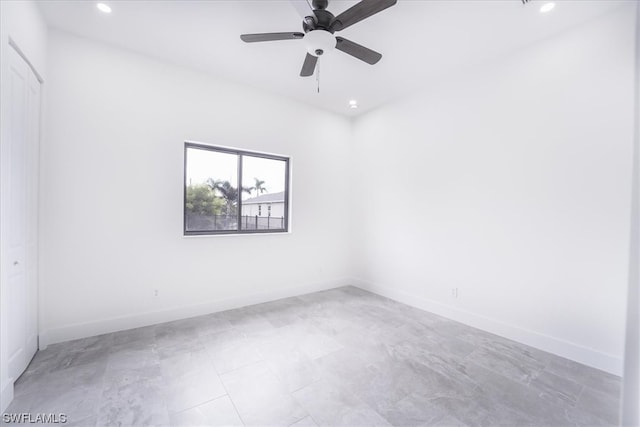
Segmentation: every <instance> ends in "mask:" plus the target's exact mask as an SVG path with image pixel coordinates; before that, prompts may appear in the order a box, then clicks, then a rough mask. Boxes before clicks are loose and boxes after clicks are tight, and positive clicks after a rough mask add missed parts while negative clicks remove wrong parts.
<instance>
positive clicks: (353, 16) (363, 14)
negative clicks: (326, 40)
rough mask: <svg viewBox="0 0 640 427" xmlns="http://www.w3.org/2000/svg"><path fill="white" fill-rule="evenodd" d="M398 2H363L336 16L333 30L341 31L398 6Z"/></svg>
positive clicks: (376, 0) (383, 0)
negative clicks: (395, 5)
mask: <svg viewBox="0 0 640 427" xmlns="http://www.w3.org/2000/svg"><path fill="white" fill-rule="evenodd" d="M397 2H398V0H362V1H361V2H360V3H358V4H356V5H355V6H352V7H350V8H349V9H347V10H345V11H344V12H342V13H341V14H340V15H338V16H336V17H335V18H334V20H333V22H331V30H334V31H340V30H344V29H345V28H347V27H350V26H351V25H353V24H355V23H356V22H360V21H362V20H363V19H366V18H368V17H370V16H371V15H375V14H376V13H378V12H381V11H383V10H385V9H386V8H388V7H391V6H393V5H394V4H396V3H397Z"/></svg>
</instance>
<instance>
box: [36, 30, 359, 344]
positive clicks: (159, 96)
mask: <svg viewBox="0 0 640 427" xmlns="http://www.w3.org/2000/svg"><path fill="white" fill-rule="evenodd" d="M50 47H51V51H50V53H51V62H50V76H51V81H52V85H51V90H50V92H49V98H48V103H47V108H48V119H47V121H46V134H47V144H46V147H44V155H43V162H42V174H43V188H42V197H41V209H42V212H41V215H42V218H43V221H42V236H41V237H42V243H41V248H42V250H41V258H42V270H41V275H42V290H43V292H44V293H45V294H44V296H43V300H44V301H45V303H44V304H43V306H42V307H41V309H42V310H41V311H42V313H41V315H42V317H43V319H44V320H43V324H44V328H43V331H42V334H43V335H44V336H45V339H46V341H47V342H55V341H60V340H65V339H69V338H73V337H76V336H82V335H91V334H95V333H97V332H101V331H104V330H109V329H125V328H127V327H132V326H136V325H139V324H144V323H151V322H158V321H166V320H171V318H177V317H185V316H188V315H195V314H202V313H204V312H207V311H212V310H213V309H221V308H229V307H230V306H233V305H240V304H243V303H247V302H262V301H265V300H268V299H270V298H274V297H281V296H289V295H290V294H291V293H292V292H293V291H291V290H292V289H296V290H297V291H298V292H301V291H302V290H306V289H318V288H322V287H327V286H336V285H338V284H342V283H343V279H344V278H345V277H346V276H347V275H348V272H347V266H348V265H349V260H348V248H347V245H346V241H347V238H348V233H347V222H346V220H345V217H346V215H345V210H346V205H347V201H348V200H347V193H346V190H345V185H344V177H345V176H346V168H347V154H348V153H347V151H346V150H347V148H348V141H349V137H350V124H349V122H348V120H346V119H344V118H341V117H339V116H337V115H332V114H330V113H326V112H321V111H320V110H316V109H314V108H310V107H306V106H303V105H301V104H298V103H294V102H292V101H288V100H286V99H282V98H277V97H273V96H271V95H268V94H261V93H259V92H257V91H255V90H253V89H251V88H247V87H243V86H236V85H233V84H229V83H228V82H225V81H219V80H216V79H214V78H211V77H210V76H206V75H204V74H199V73H196V72H191V71H187V70H186V69H183V68H180V67H178V66H174V65H170V64H167V63H164V62H161V61H156V60H152V59H149V58H146V57H143V56H140V55H137V54H133V53H128V52H126V51H124V50H121V49H115V48H111V47H109V46H107V45H103V44H100V43H95V42H90V41H88V40H85V39H81V38H77V37H74V36H71V35H67V34H63V33H58V32H52V34H51V40H50ZM185 140H192V141H199V142H204V143H210V144H216V145H225V146H232V147H238V148H242V149H247V150H257V151H265V152H270V153H275V154H283V155H288V156H291V159H292V192H293V194H294V197H293V198H292V217H291V221H292V230H293V232H292V233H290V234H277V235H244V236H209V237H189V238H185V237H183V235H182V221H183V207H182V204H183V173H184V172H183V165H184V164H183V161H184V158H183V148H184V145H183V144H184V141H185ZM267 184H268V183H267ZM267 187H268V186H267ZM156 289H157V290H158V291H159V296H158V297H154V290H156ZM290 291H291V292H290ZM293 293H295V292H293ZM154 313H155V314H154ZM163 313H164V314H163Z"/></svg>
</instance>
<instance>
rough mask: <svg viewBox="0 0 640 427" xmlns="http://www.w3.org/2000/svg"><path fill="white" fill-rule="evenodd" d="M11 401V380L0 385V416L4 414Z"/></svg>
mask: <svg viewBox="0 0 640 427" xmlns="http://www.w3.org/2000/svg"><path fill="white" fill-rule="evenodd" d="M12 400H13V379H10V380H7V381H5V382H4V383H3V384H1V385H0V414H4V411H6V410H7V408H8V407H9V404H10V403H11V401H12Z"/></svg>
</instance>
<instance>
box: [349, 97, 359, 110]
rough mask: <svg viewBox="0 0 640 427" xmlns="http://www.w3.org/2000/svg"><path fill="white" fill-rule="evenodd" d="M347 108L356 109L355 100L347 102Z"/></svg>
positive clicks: (356, 103) (356, 102)
mask: <svg viewBox="0 0 640 427" xmlns="http://www.w3.org/2000/svg"><path fill="white" fill-rule="evenodd" d="M349 107H351V108H354V109H355V108H358V101H356V100H355V99H352V100H351V101H349Z"/></svg>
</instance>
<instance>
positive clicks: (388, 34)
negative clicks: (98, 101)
mask: <svg viewBox="0 0 640 427" xmlns="http://www.w3.org/2000/svg"><path fill="white" fill-rule="evenodd" d="M102 1H104V2H105V3H107V4H109V5H110V6H111V7H112V9H113V12H112V13H111V14H109V15H106V14H103V13H101V12H99V11H98V9H97V8H96V6H95V4H96V1H86V0H82V1H78V0H70V1H69V0H66V1H61V0H42V1H40V2H39V6H40V8H41V10H42V12H43V14H44V17H45V20H46V21H47V23H48V24H49V25H50V26H51V27H54V28H57V29H61V30H65V31H68V32H71V33H74V34H77V35H81V36H84V37H88V38H91V39H95V40H100V41H104V42H108V43H111V44H113V45H116V46H120V47H124V48H127V49H130V50H133V51H137V52H140V53H143V54H146V55H150V56H153V57H157V58H162V59H166V60H169V61H171V62H174V63H178V64H181V65H183V66H186V67H190V68H195V69H199V70H204V71H206V72H209V73H211V74H212V75H215V76H218V77H221V78H225V79H228V80H232V81H235V82H240V83H244V84H248V85H251V86H253V87H257V88H260V89H264V90H266V91H269V92H272V93H277V94H280V95H284V96H287V97H291V98H294V99H297V100H299V101H302V102H304V103H307V104H311V105H314V106H317V107H320V108H324V109H327V110H331V111H334V112H337V113H340V114H346V115H356V114H360V113H362V112H365V111H367V110H369V109H372V108H375V107H378V106H380V105H382V104H384V103H386V102H389V101H390V100H393V99H394V98H397V97H401V96H403V95H405V94H407V93H409V92H411V91H412V90H415V89H416V87H420V86H423V85H425V84H427V83H429V82H432V81H433V80H434V79H437V78H438V77H439V76H442V75H444V74H446V73H448V72H450V71H451V70H454V69H456V68H458V67H461V66H465V65H470V64H474V63H478V62H482V61H484V60H488V59H491V58H493V57H495V56H496V55H500V54H503V53H507V52H509V51H513V50H516V49H518V48H520V47H523V46H525V45H527V44H530V43H532V42H534V41H536V40H540V39H543V38H546V37H548V36H550V35H552V34H554V33H557V32H560V31H562V30H564V29H566V28H569V27H571V26H574V25H576V24H578V23H581V22H585V21H587V20H589V19H591V18H593V17H595V16H597V15H600V14H603V13H606V12H607V11H609V10H612V9H614V8H616V7H618V6H620V5H622V4H624V3H628V2H629V1H635V0H619V1H618V0H591V1H586V0H574V1H571V0H556V8H555V9H554V10H553V11H552V12H550V13H547V14H542V13H540V12H539V9H540V6H541V5H542V4H543V2H540V1H533V2H530V3H528V4H527V5H523V4H522V3H521V1H520V0H399V1H398V4H396V5H395V6H393V7H391V8H389V9H387V10H385V11H383V12H381V13H379V14H377V15H375V16H373V17H370V18H368V19H366V20H365V21H362V22H360V23H358V24H355V25H354V26H352V27H349V28H347V29H345V30H344V31H342V32H340V33H339V35H341V36H343V37H345V38H348V39H350V40H353V41H355V42H357V43H360V44H362V45H364V46H367V47H369V48H371V49H374V50H376V51H378V52H380V53H382V55H383V57H382V60H381V61H380V62H379V63H378V64H376V65H373V66H371V65H368V64H365V63H364V62H361V61H358V60H356V59H355V58H352V57H350V56H348V55H346V54H344V53H342V52H339V51H333V52H331V53H329V54H327V55H325V56H323V57H322V58H321V60H320V63H321V68H320V93H319V94H318V93H317V92H316V81H315V77H307V78H302V77H299V72H300V68H301V67H302V62H303V60H304V56H305V53H306V51H305V48H304V44H303V42H302V41H300V40H287V41H277V42H266V43H253V44H246V43H243V42H242V41H241V40H240V37H239V36H240V34H242V33H260V32H281V31H282V32H284V31H301V21H302V20H301V18H300V15H299V14H298V12H297V11H296V8H294V7H293V6H292V5H291V3H290V1H288V0H236V1H231V0H209V1H202V0H201V1H190V0H180V1H171V0H155V1H153V0H148V1H124V0H119V1H115V0H111V1H107V0H102ZM355 3H356V1H346V0H333V1H330V2H329V8H328V9H329V10H330V11H331V12H332V13H333V14H334V15H338V14H339V13H340V12H342V11H344V10H345V9H347V8H348V7H350V6H351V5H353V4H355ZM350 99H357V100H358V102H359V104H360V108H359V109H357V110H352V109H350V108H349V106H348V101H349V100H350Z"/></svg>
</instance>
